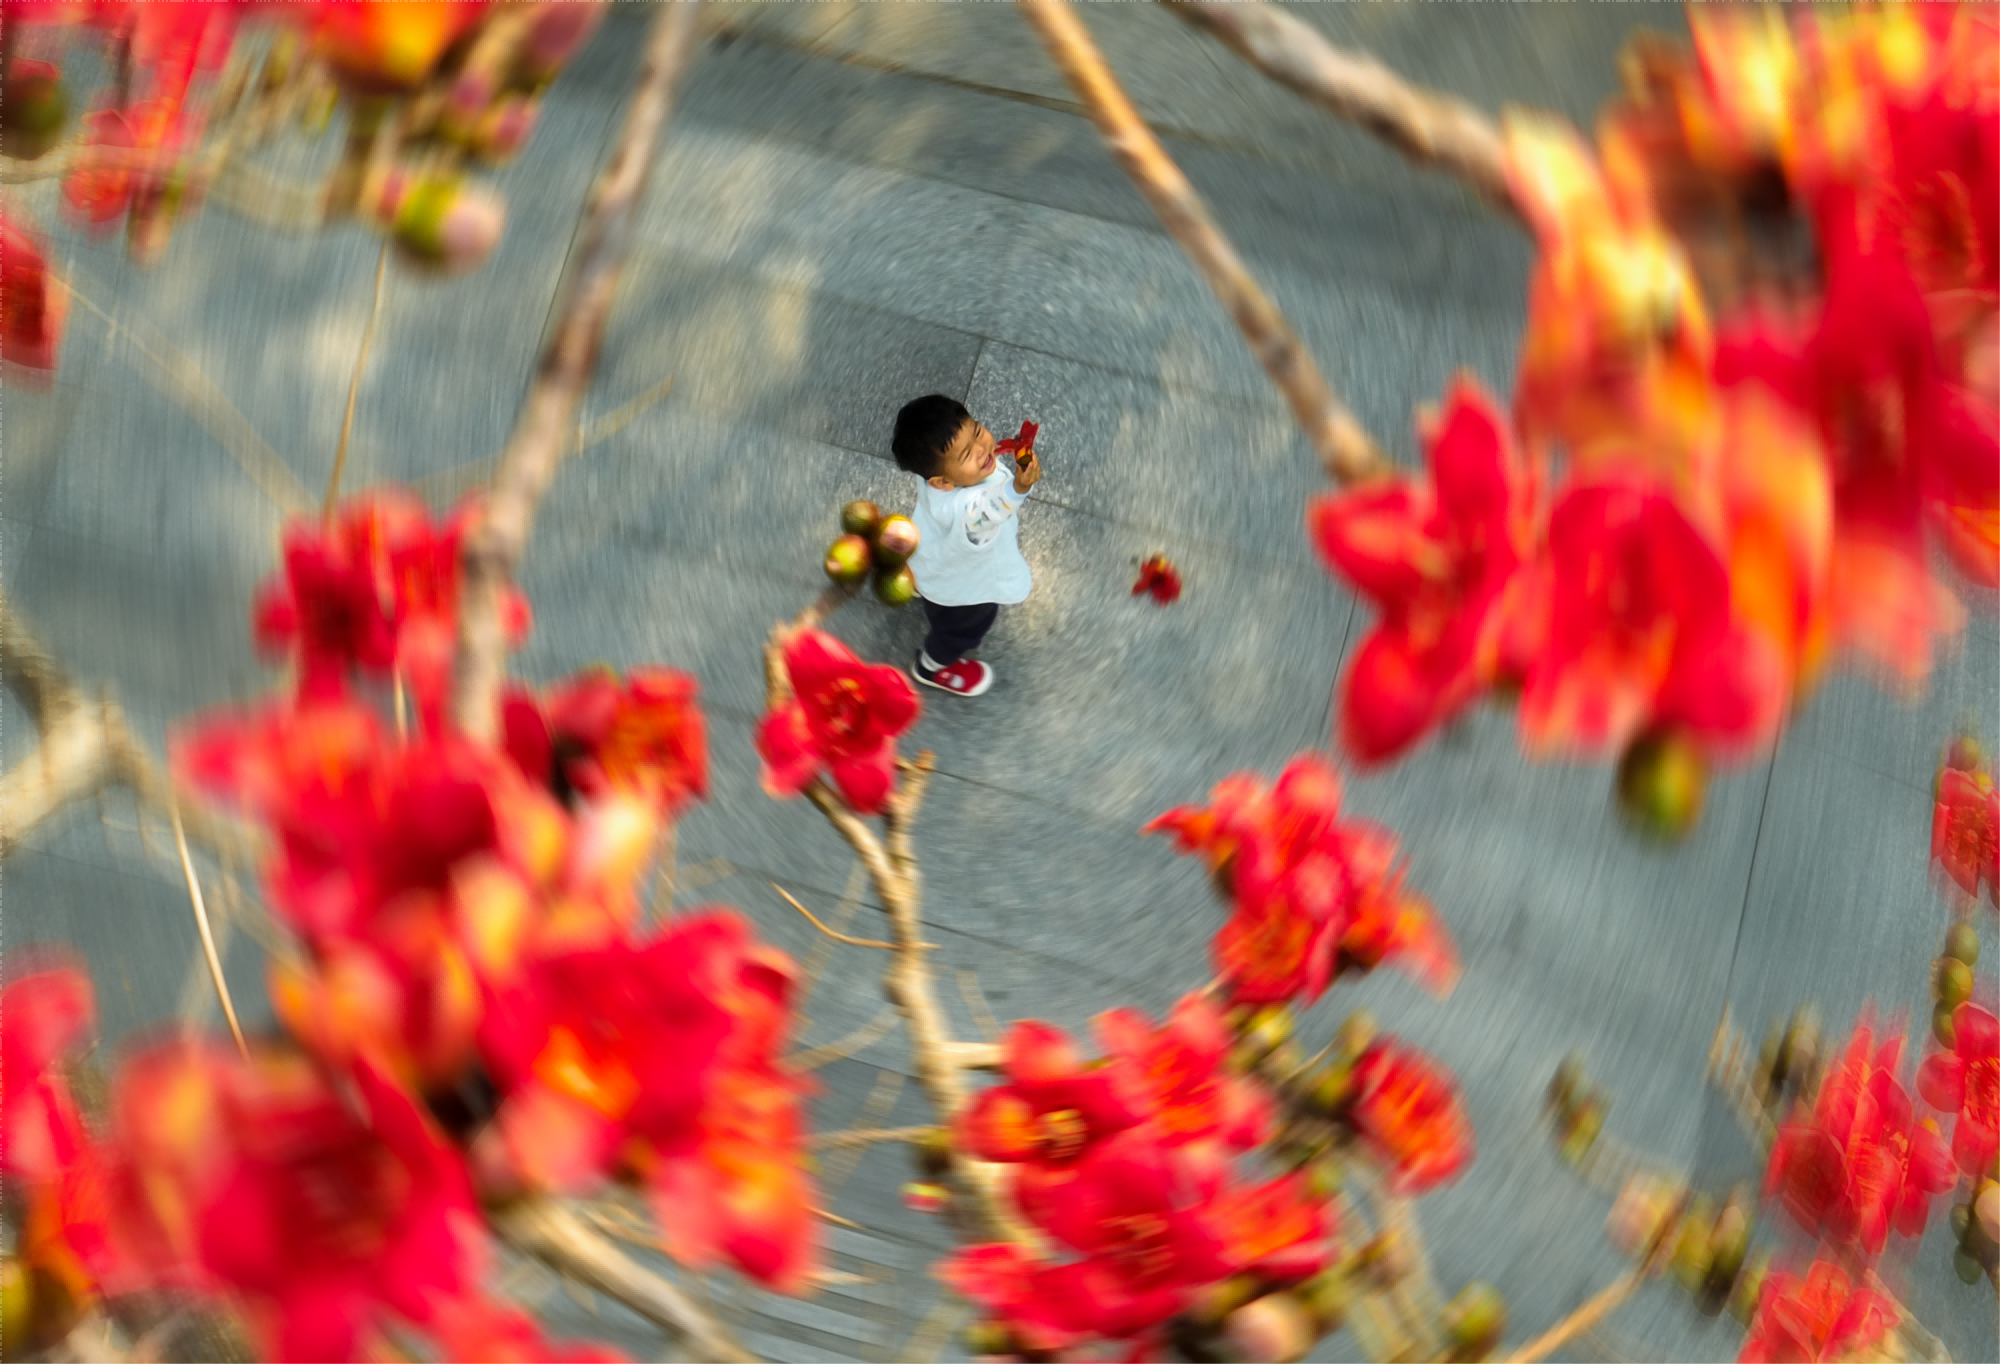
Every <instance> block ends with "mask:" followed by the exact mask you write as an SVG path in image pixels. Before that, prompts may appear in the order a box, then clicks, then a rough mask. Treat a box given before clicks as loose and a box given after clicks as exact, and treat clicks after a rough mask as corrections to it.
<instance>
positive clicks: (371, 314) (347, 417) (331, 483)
mask: <svg viewBox="0 0 2000 1364" xmlns="http://www.w3.org/2000/svg"><path fill="white" fill-rule="evenodd" d="M389 245H390V243H389V241H388V239H386V238H384V239H383V242H382V251H381V254H380V255H378V256H376V257H375V297H374V301H373V302H371V303H370V304H369V305H368V325H367V326H366V327H364V328H362V329H361V348H360V349H359V350H357V351H356V352H355V355H354V375H353V377H352V378H350V379H349V380H348V381H347V411H346V412H345V413H343V414H342V416H341V418H340V443H339V444H338V445H336V446H334V448H333V472H332V473H331V474H329V475H327V479H326V501H325V502H324V503H323V504H322V505H321V507H320V518H321V519H322V520H326V521H331V520H332V519H333V506H334V503H336V502H338V501H339V500H340V475H341V472H342V471H343V470H345V469H346V468H347V438H348V436H350V435H351V434H353V431H354V403H355V400H356V399H357V398H359V397H360V396H361V372H362V370H363V369H365V368H366V367H367V365H368V347H369V345H370V344H371V343H373V341H374V340H375V323H376V322H377V321H378V320H380V318H381V316H382V280H383V278H384V277H385V276H386V275H387V274H388V273H389ZM400 680H401V675H400V674H398V681H399V682H400Z"/></svg>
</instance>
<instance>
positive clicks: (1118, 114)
mask: <svg viewBox="0 0 2000 1364" xmlns="http://www.w3.org/2000/svg"><path fill="white" fill-rule="evenodd" d="M1021 9H1022V12H1023V13H1025V14H1026V15H1027V16H1028V18H1029V20H1030V21H1031V22H1033V24H1034V25H1035V28H1036V29H1037V31H1039V32H1040V34H1041V37H1042V42H1043V43H1044V45H1046V46H1047V48H1048V50H1049V55H1050V56H1051V57H1052V58H1054V60H1055V64H1056V66H1057V67H1058V68H1059V69H1060V70H1061V71H1062V73H1063V75H1064V76H1065V77H1066V78H1067V79H1068V81H1069V83H1070V86H1071V87H1072V88H1073V89H1074V90H1075V91H1076V93H1077V97H1078V98H1079V99H1080V100H1082V101H1083V104H1084V107H1085V108H1086V109H1088V110H1089V111H1090V117H1091V120H1092V121H1093V122H1094V123H1096V124H1097V128H1098V131H1099V132H1101V133H1102V134H1103V135H1104V140H1105V142H1106V143H1108V144H1109V145H1110V147H1111V154H1112V155H1113V156H1114V157H1115V158H1117V161H1118V164H1119V165H1121V166H1123V167H1124V168H1125V172H1126V174H1128V175H1130V176H1131V177H1132V180H1133V183H1134V184H1136V185H1137V186H1138V188H1139V192H1140V193H1141V194H1143V195H1145V196H1146V201H1147V202H1148V203H1150V204H1151V205H1152V206H1153V211H1154V212H1155V213H1157V214H1159V216H1160V222H1161V223H1162V224H1163V225H1164V226H1165V227H1166V229H1167V232H1168V233H1169V234H1170V235H1171V236H1172V237H1173V239H1174V240H1175V241H1176V242H1179V243H1180V246H1181V249H1182V250H1183V251H1185V252H1187V254H1188V256H1189V258H1190V259H1191V260H1193V261H1194V263H1195V265H1196V266H1197V267H1198V268H1199V269H1200V270H1201V273H1202V276H1203V278H1205V279H1206V280H1207V281H1208V286H1209V288H1211V289H1213V290H1214V291H1215V296H1216V298H1217V299H1218V300H1220V301H1221V303H1222V306H1223V307H1224V308H1226V309H1228V310H1229V315H1230V316H1231V317H1232V318H1234V319H1235V321H1236V326H1237V329H1238V330H1239V331H1241V332H1242V333H1243V339H1244V340H1245V341H1247V342H1249V343H1250V349H1251V352H1252V353H1253V354H1255V355H1256V357H1257V359H1258V362H1259V363H1260V364H1262V365H1263V366H1264V371H1265V373H1267V374H1269V375H1270V376H1271V382H1272V383H1274V384H1276V385H1277V386H1278V391H1279V392H1280V393H1282V394H1284V396H1285V401H1286V402H1287V403H1289V404H1290V405H1291V409H1292V415H1293V416H1294V417H1295V418H1297V419H1298V423H1299V426H1300V428H1301V429H1302V430H1304V432H1305V434H1306V439H1307V440H1309V441H1311V442H1312V445H1313V449H1314V451H1315V452H1316V453H1317V454H1318V455H1319V460H1320V463H1321V464H1322V465H1323V466H1324V467H1325V469H1326V472H1327V476H1328V477H1330V478H1332V479H1333V480H1334V481H1335V482H1338V483H1342V484H1352V483H1359V482H1363V481H1365V480H1368V479H1372V478H1377V477H1380V476H1383V475H1385V474H1387V473H1389V472H1391V471H1392V469H1393V466H1392V465H1391V464H1390V463H1389V461H1388V459H1387V457H1386V456H1384V455H1383V453H1382V451H1381V450H1380V448H1379V447H1377V446H1376V444H1375V442H1374V440H1373V439H1371V438H1370V437H1369V435H1368V433H1367V432H1366V431H1365V430H1363V429H1362V427H1361V423H1360V422H1359V421H1357V420H1356V419H1355V416H1354V414H1353V413H1352V412H1350V411H1348V409H1347V408H1346V406H1345V405H1344V404H1342V403H1341V401H1340V399H1339V398H1337V397H1335V396H1334V393H1333V389H1332V388H1331V387H1330V386H1328V384H1327V382H1326V379H1325V378H1324V377H1323V376H1322V375H1321V374H1320V372H1319V367H1318V366H1316V365H1315V364H1314V363H1313V361H1312V357H1311V356H1309V355H1307V354H1306V350H1305V347H1304V345H1302V344H1301V343H1300V341H1299V338H1298V336H1297V335H1296V334H1295V333H1294V332H1293V331H1292V328H1291V325H1290V324H1289V323H1287V322H1286V321H1285V318H1284V315H1283V314H1282V313H1280V312H1279V311H1278V308H1277V305H1276V304H1274V303H1272V302H1271V300H1270V298H1269V297H1267V296H1266V295H1265V293H1264V291H1263V289H1262V288H1260V287H1259V286H1258V284H1257V281H1256V280H1255V279H1253V278H1252V277H1251V275H1250V271H1249V270H1248V269H1247V268H1246V267H1245V266H1244V264H1243V260H1242V258H1241V257H1239V256H1238V255H1237V254H1236V249H1235V248H1234V247H1232V246H1231V245H1230V244H1229V239H1228V238H1226V237H1224V236H1223V235H1222V231H1221V229H1220V228H1218V227H1217V226H1216V224H1215V220H1214V218H1213V217H1211V216H1210V214H1209V211H1208V206H1207V205H1206V204H1204V203H1203V202H1202V200H1201V196H1200V195H1198V194H1196V193H1195V190H1194V186H1193V185H1190V184H1189V183H1188V180H1187V177H1186V176H1184V175H1182V174H1181V171H1180V167H1178V166H1176V165H1175V164H1174V163H1173V160H1172V158H1170V157H1169V156H1168V155H1167V154H1166V151H1165V150H1164V149H1163V148H1162V147H1161V146H1160V143H1159V140H1158V139H1157V138H1155V137H1154V136H1153V134H1152V130H1151V129H1149V128H1147V127H1146V124H1145V121H1144V120H1143V119H1141V118H1140V117H1139V111H1138V110H1137V109H1135V108H1133V107H1132V101H1131V100H1130V99H1128V98H1127V97H1126V95H1125V91H1124V90H1123V89H1121V88H1120V87H1119V84H1118V79H1117V77H1116V76H1114V75H1113V74H1112V73H1111V68H1110V67H1109V66H1108V65H1107V64H1106V63H1105V60H1104V58H1103V56H1102V55H1101V54H1100V53H1099V52H1098V50H1097V46H1096V44H1095V43H1093V42H1092V41H1091V38H1090V34H1089V32H1088V31H1087V30H1086V29H1085V28H1084V26H1083V21H1082V20H1081V19H1079V18H1078V17H1077V16H1076V13H1075V12H1074V11H1073V10H1072V9H1071V8H1070V7H1069V6H1068V5H1067V4H1065V3H1064V2H1063V0H1022V3H1021Z"/></svg>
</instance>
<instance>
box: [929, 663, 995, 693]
mask: <svg viewBox="0 0 2000 1364" xmlns="http://www.w3.org/2000/svg"><path fill="white" fill-rule="evenodd" d="M910 676H912V677H914V678H916V679H917V681H919V682H921V683H923V684H924V685H925V686H926V687H936V688H937V689H938V690H939V691H948V692H950V693H951V694H952V695H953V696H978V695H979V694H980V693H982V692H984V691H985V690H986V689H987V688H988V687H990V686H992V685H993V670H992V669H991V668H989V667H987V666H986V665H985V664H984V663H981V662H980V661H979V660H978V659H976V658H961V659H959V660H958V662H956V663H947V664H945V665H944V666H943V667H942V668H926V667H925V666H924V656H923V655H922V654H921V653H920V654H918V655H917V661H916V662H914V663H912V664H911V665H910Z"/></svg>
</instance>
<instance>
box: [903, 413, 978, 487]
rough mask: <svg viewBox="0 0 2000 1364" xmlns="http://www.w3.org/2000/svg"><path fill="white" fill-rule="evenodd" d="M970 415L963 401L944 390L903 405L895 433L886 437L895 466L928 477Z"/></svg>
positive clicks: (935, 471) (970, 417)
mask: <svg viewBox="0 0 2000 1364" xmlns="http://www.w3.org/2000/svg"><path fill="white" fill-rule="evenodd" d="M971 420H972V414H971V413H970V412H967V411H966V410H965V404H964V403H962V402H960V401H959V400H958V399H956V398H953V397H950V396H949V395H947V394H943V393H930V394H926V395H925V396H923V397H921V398H918V399H915V400H914V401H911V402H907V403H904V404H903V410H902V411H901V412H898V413H897V414H896V434H895V435H894V436H893V437H891V438H890V440H889V452H890V453H891V454H893V455H895V457H896V464H897V467H899V468H901V469H904V470H906V471H907V472H909V473H913V474H915V475H916V476H917V477H918V478H929V477H931V476H932V475H933V474H935V473H937V471H938V461H939V460H941V459H943V458H944V452H945V451H947V450H949V449H950V448H951V443H952V441H954V440H956V439H957V438H958V433H959V432H960V431H961V430H962V429H963V428H964V426H965V424H966V423H967V422H969V421H971Z"/></svg>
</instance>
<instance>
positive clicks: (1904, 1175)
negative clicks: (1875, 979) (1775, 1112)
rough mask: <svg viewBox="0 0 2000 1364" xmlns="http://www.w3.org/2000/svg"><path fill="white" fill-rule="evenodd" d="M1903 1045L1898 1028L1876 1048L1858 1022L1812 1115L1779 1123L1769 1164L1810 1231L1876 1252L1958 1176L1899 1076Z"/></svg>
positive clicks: (1918, 1227)
mask: <svg viewBox="0 0 2000 1364" xmlns="http://www.w3.org/2000/svg"><path fill="white" fill-rule="evenodd" d="M1902 1051H1903V1039H1902V1038H1901V1037H1892V1038H1889V1039H1887V1040H1886V1041H1884V1042H1883V1043H1882V1044H1881V1046H1880V1047H1879V1048H1878V1047H1877V1046H1876V1044H1875V1037H1874V1033H1873V1031H1872V1030H1871V1029H1870V1028H1869V1027H1868V1026H1866V1025H1865V1024H1864V1025H1862V1026H1860V1027H1857V1028H1856V1029H1855V1032H1854V1036H1853V1038H1852V1039H1851V1040H1850V1041H1849V1043H1848V1046H1847V1050H1846V1052H1845V1053H1844V1054H1843V1055H1842V1057H1841V1059H1840V1063H1839V1064H1838V1066H1836V1067H1835V1068H1834V1070H1833V1072H1832V1073H1831V1074H1829V1075H1828V1077H1827V1078H1826V1080H1825V1081H1824V1082H1823V1083H1822V1084H1821V1086H1820V1092H1819V1097H1818V1099H1817V1100H1816V1102H1815V1103H1814V1105H1813V1109H1812V1112H1811V1113H1810V1115H1801V1117H1800V1118H1798V1119H1795V1120H1793V1121H1788V1122H1786V1123H1785V1124H1783V1125H1782V1126H1781V1127H1780V1128H1779V1129H1778V1136H1777V1140H1776V1141H1774V1142H1773V1143H1772V1146H1771V1161H1770V1166H1769V1168H1768V1170H1767V1171H1766V1174H1765V1189H1766V1191H1767V1192H1773V1193H1776V1194H1778V1196H1779V1197H1780V1199H1781V1200H1782V1201H1783V1203H1784V1205H1785V1208H1786V1210H1787V1211H1788V1212H1790V1213H1791V1214H1792V1216H1793V1218H1794V1219H1796V1220H1797V1221H1798V1223H1799V1225H1800V1226H1801V1227H1803V1228H1804V1229H1805V1230H1806V1231H1807V1232H1808V1233H1810V1234H1813V1235H1821V1234H1824V1235H1827V1236H1830V1237H1833V1238H1835V1239H1837V1240H1842V1241H1859V1242H1860V1244H1861V1245H1862V1247H1863V1248H1864V1249H1865V1250H1866V1251H1867V1252H1868V1253H1869V1254H1870V1255H1879V1254H1880V1253H1881V1251H1882V1247H1883V1245H1884V1244H1885V1243H1886V1242H1887V1240H1888V1235H1889V1229H1890V1227H1891V1226H1892V1225H1893V1226H1894V1228H1895V1229H1896V1230H1897V1231H1898V1232H1900V1233H1901V1234H1903V1235H1905V1236H1915V1235H1917V1234H1918V1233H1920V1232H1921V1231H1922V1230H1923V1227H1924V1221H1925V1219H1926V1216H1927V1214H1928V1211H1929V1204H1930V1198H1931V1196H1932V1195H1933V1194H1936V1193H1940V1192H1942V1191H1943V1190H1945V1189H1948V1188H1950V1187H1951V1185H1952V1183H1953V1180H1954V1178H1955V1175H1954V1174H1953V1171H1952V1161H1951V1153H1950V1152H1949V1151H1948V1150H1947V1149H1946V1147H1945V1144H1944V1141H1943V1139H1942V1138H1941V1137H1939V1136H1938V1134H1937V1132H1936V1130H1935V1129H1934V1128H1933V1127H1931V1126H1930V1125H1929V1124H1928V1123H1918V1122H1917V1121H1915V1117H1916V1115H1915V1110H1914V1108H1913V1107H1912V1105H1911V1103H1910V1098H1909V1095H1908V1094H1907V1093H1906V1092H1905V1091H1904V1089H1903V1086H1902V1084H1901V1083H1900V1082H1899V1081H1898V1080H1897V1079H1896V1070H1897V1067H1898V1066H1899V1064H1900V1063H1901V1058H1902Z"/></svg>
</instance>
